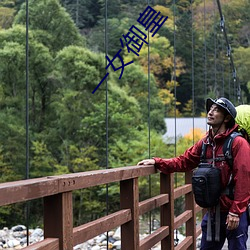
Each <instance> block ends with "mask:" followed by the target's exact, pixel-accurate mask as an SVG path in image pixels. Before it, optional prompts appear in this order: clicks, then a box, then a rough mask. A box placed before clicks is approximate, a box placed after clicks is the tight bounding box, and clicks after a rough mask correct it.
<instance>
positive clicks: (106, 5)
mask: <svg viewBox="0 0 250 250" xmlns="http://www.w3.org/2000/svg"><path fill="white" fill-rule="evenodd" d="M107 20H108V0H105V22H104V25H105V28H104V29H105V38H104V43H105V44H104V46H105V55H106V57H105V58H106V59H105V68H106V67H107V55H108V36H107V35H108V34H107V33H108V32H107V31H108V23H107ZM105 82H106V90H105V95H106V96H105V97H106V116H105V117H106V118H105V119H106V121H105V122H106V169H108V168H109V161H108V156H109V155H108V153H109V152H108V147H109V133H108V128H109V120H108V115H109V112H108V111H109V110H108V101H109V100H108V77H106V79H105ZM108 213H109V186H108V184H106V215H108ZM106 247H107V249H108V232H107V246H106Z"/></svg>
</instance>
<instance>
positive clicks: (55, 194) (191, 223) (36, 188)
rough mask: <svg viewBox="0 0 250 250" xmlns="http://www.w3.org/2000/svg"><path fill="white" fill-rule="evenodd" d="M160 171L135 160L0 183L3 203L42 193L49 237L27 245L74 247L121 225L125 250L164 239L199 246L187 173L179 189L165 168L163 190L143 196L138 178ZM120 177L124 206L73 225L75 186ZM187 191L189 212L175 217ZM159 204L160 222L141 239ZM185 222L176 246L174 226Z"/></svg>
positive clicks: (164, 245) (166, 244)
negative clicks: (144, 220) (142, 222)
mask: <svg viewBox="0 0 250 250" xmlns="http://www.w3.org/2000/svg"><path fill="white" fill-rule="evenodd" d="M155 173H156V170H155V168H154V167H153V166H131V167H122V168H115V169H107V170H97V171H89V172H81V173H74V174H66V175H59V176H48V177H44V178H36V179H29V180H21V181H15V182H8V183H2V184H0V206H3V205H7V204H14V203H19V202H24V201H28V200H33V199H38V198H43V201H44V202H43V204H44V218H43V219H44V240H43V241H41V242H38V243H35V244H32V245H30V246H27V247H25V248H23V249H25V250H31V249H32V250H35V249H37V250H57V249H60V250H72V249H73V247H74V246H75V245H77V244H80V243H83V242H86V241H87V240H89V239H92V238H93V237H95V236H98V235H100V234H101V233H105V232H108V231H110V230H112V229H114V228H116V227H119V226H120V227H121V249H122V250H139V249H140V250H148V249H150V248H151V247H153V246H154V245H155V244H157V243H158V242H160V241H161V249H162V250H167V249H168V250H169V249H177V250H180V249H193V250H194V249H196V238H197V236H198V235H200V233H201V229H200V227H198V226H196V214H197V213H198V212H199V211H200V210H201V209H200V208H199V207H198V206H197V205H195V202H194V199H193V194H192V187H191V184H189V183H190V179H191V173H186V177H185V178H186V184H185V185H183V186H181V187H179V188H176V189H174V181H173V174H170V175H165V174H160V193H159V195H157V196H155V197H151V198H149V199H147V200H144V201H142V202H139V186H138V178H139V177H140V176H149V175H153V174H155ZM112 182H119V183H120V210H119V211H117V212H115V213H112V214H109V215H107V216H104V217H102V218H100V219H97V220H94V221H91V222H89V223H86V224H83V225H80V226H78V227H75V228H74V227H73V202H72V192H73V191H74V190H78V189H84V188H89V187H93V186H99V185H102V184H108V183H112ZM183 195H184V196H185V212H183V213H182V214H180V215H179V216H178V217H176V218H175V217H174V200H175V199H177V198H178V197H180V196H183ZM157 207H160V227H159V228H158V229H157V230H156V231H154V232H153V233H152V234H150V235H149V236H147V237H146V238H144V239H142V240H140V239H139V216H140V215H143V214H144V213H146V212H149V211H151V210H153V209H155V208H157ZM183 224H185V226H186V237H185V239H184V240H183V241H182V242H181V243H180V244H178V245H177V246H176V247H174V230H175V229H177V228H179V227H180V226H181V225H183Z"/></svg>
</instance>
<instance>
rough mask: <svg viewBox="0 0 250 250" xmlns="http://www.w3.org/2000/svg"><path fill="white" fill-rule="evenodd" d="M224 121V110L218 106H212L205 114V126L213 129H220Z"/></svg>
mask: <svg viewBox="0 0 250 250" xmlns="http://www.w3.org/2000/svg"><path fill="white" fill-rule="evenodd" d="M224 119H225V113H224V110H223V109H222V108H221V107H220V106H218V105H216V104H213V105H212V106H211V108H210V110H209V111H208V113H207V124H208V125H210V126H212V127H214V128H216V127H220V126H221V124H222V123H223V122H224Z"/></svg>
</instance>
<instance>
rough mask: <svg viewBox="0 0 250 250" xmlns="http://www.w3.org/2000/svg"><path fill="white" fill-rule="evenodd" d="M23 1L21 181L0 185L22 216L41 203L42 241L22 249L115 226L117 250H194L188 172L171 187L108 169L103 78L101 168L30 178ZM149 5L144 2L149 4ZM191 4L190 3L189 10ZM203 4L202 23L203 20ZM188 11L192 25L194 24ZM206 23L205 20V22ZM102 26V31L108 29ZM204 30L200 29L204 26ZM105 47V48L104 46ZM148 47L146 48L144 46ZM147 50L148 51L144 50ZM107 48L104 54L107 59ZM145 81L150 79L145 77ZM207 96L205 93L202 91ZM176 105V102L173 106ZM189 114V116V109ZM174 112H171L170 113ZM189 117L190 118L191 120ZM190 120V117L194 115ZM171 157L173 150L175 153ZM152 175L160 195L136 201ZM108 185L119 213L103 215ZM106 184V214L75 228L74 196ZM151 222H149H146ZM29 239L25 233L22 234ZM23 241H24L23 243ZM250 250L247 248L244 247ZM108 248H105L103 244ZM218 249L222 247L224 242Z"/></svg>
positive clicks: (160, 177)
mask: <svg viewBox="0 0 250 250" xmlns="http://www.w3.org/2000/svg"><path fill="white" fill-rule="evenodd" d="M28 2H29V1H28V0H26V179H25V180H19V181H13V182H6V183H1V184H0V206H6V205H13V204H19V203H26V204H27V211H26V212H27V217H28V216H29V209H28V207H29V205H28V204H29V202H30V201H34V200H37V199H41V200H42V201H43V202H42V204H43V212H44V214H43V225H44V240H42V241H41V242H37V243H34V244H32V245H28V246H27V247H25V248H23V249H25V250H35V249H36V250H72V249H73V248H74V246H76V245H78V244H80V243H83V242H86V241H88V240H90V239H92V238H94V237H95V236H98V235H100V234H105V233H107V232H109V231H110V230H113V229H114V228H117V227H120V228H121V249H123V250H139V249H140V250H148V249H151V248H153V247H154V246H155V245H156V244H160V245H161V249H162V250H169V249H176V250H184V249H189V250H191V249H193V250H194V249H197V248H198V245H197V242H198V238H199V237H200V235H201V227H200V223H199V220H198V218H199V217H201V216H202V215H203V214H204V213H205V212H206V211H205V209H202V208H201V207H199V206H198V205H197V204H196V203H195V201H194V197H193V193H192V185H191V177H192V173H189V172H188V173H185V175H184V184H183V185H181V186H178V187H177V186H176V177H175V174H169V175H165V174H162V173H158V172H157V171H156V169H155V167H154V166H123V167H119V168H114V169H110V168H109V162H108V157H109V150H108V148H109V144H108V143H109V133H108V131H109V121H108V111H109V99H108V80H106V169H102V170H95V171H87V172H79V173H72V174H63V175H56V176H46V177H42V178H30V177H29V165H30V162H29V148H30V145H29V141H30V129H29V91H28V90H29V78H28V76H29V60H28V58H29V56H28V54H29V33H28V31H29V21H28V20H29V9H28ZM148 3H149V2H148ZM192 3H193V1H191V3H190V5H191V7H192ZM216 3H217V7H218V13H219V15H220V20H219V26H220V29H221V32H222V34H223V37H224V41H225V43H226V55H227V57H228V59H229V67H230V70H231V73H232V75H231V78H232V81H233V84H234V88H233V89H234V91H233V92H234V93H233V97H234V98H236V99H237V101H238V102H239V103H242V96H241V86H240V81H239V79H238V76H237V71H236V67H235V63H234V58H233V53H232V48H231V45H230V42H229V39H228V34H227V27H226V22H225V18H224V16H223V12H222V8H221V4H220V1H219V0H217V1H216ZM205 4H206V1H204V20H205ZM175 6H176V3H175V1H173V13H174V25H173V27H174V29H175V27H176V26H175V21H176V20H175V11H176V10H175ZM105 8H106V14H107V0H106V1H105ZM193 18H194V16H193V12H192V24H193ZM204 22H205V21H204ZM107 29H108V28H107V26H105V30H107ZM204 32H205V25H204ZM175 34H176V32H175V30H174V37H173V44H174V48H175V43H176V37H175ZM204 37H205V35H204ZM191 39H192V53H191V54H192V72H191V74H192V77H191V78H192V89H191V92H192V100H193V105H194V103H195V102H194V100H195V82H194V49H195V48H194V33H193V30H192V38H191ZM105 44H107V37H106V33H105ZM106 48H107V46H106ZM149 48H150V44H149ZM149 51H150V50H149ZM107 55H108V50H107V51H106V56H107ZM148 57H149V58H148V59H149V60H148V63H149V65H148V75H150V52H149V54H148ZM176 58H177V56H176V50H175V49H174V58H173V61H174V69H173V75H172V78H173V82H174V94H175V96H176V94H177V85H176V68H177V62H176ZM206 63H207V61H206V40H205V39H204V85H205V88H204V89H205V90H204V91H205V92H206V91H207V88H206V78H207V77H206ZM148 79H150V77H148ZM150 91H151V89H150V80H148V157H149V158H150V157H151V156H152V155H151V141H150V138H151V137H150V130H151V116H150V115H151V114H150V109H151V107H150V98H151V92H150ZM206 94H207V93H206ZM176 105H177V103H175V107H176ZM192 108H193V113H195V112H194V106H193V107H192ZM175 111H176V109H175ZM173 119H174V123H173V124H174V125H173V127H174V128H175V129H174V130H175V138H174V140H175V141H173V142H172V143H175V145H176V137H177V134H176V133H177V132H176V121H177V117H176V113H175V118H173ZM191 119H192V118H191ZM193 119H195V118H194V117H193ZM175 154H176V152H175ZM152 176H156V179H157V182H159V183H160V190H159V193H158V194H157V195H155V196H151V197H149V198H148V199H146V200H140V193H139V189H140V185H139V178H141V177H147V178H148V186H149V193H150V194H151V186H152V183H151V177H152ZM112 183H118V185H119V188H120V190H119V198H120V209H119V210H117V211H116V212H113V213H110V212H109V211H108V207H109V201H108V192H109V190H108V186H109V185H110V184H112ZM103 185H106V187H107V189H106V190H107V201H106V206H107V213H106V215H105V216H102V217H100V218H98V219H95V220H92V221H90V222H88V223H84V224H82V225H78V226H76V227H74V223H73V221H74V218H73V217H74V203H73V192H74V191H78V190H83V189H88V188H92V187H100V186H103ZM180 197H182V199H183V207H184V211H182V212H180V213H179V214H178V216H176V215H175V214H176V213H175V201H176V200H177V199H178V198H180ZM155 209H158V210H159V214H160V222H159V224H160V225H159V227H158V228H156V229H155V230H152V231H151V229H150V233H149V235H148V236H147V237H145V238H143V239H140V237H139V232H140V227H141V225H140V217H141V216H143V215H145V214H150V213H151V212H152V211H154V210H155ZM150 223H151V218H150ZM180 227H183V228H185V232H184V239H183V240H182V241H181V242H179V243H178V244H176V242H178V238H177V236H176V232H177V229H178V228H180ZM27 235H28V234H27ZM27 241H28V239H27ZM248 247H249V249H250V244H249V246H248ZM107 249H108V245H107ZM223 249H227V243H225V246H224V248H223Z"/></svg>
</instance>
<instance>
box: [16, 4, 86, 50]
mask: <svg viewBox="0 0 250 250" xmlns="http://www.w3.org/2000/svg"><path fill="white" fill-rule="evenodd" d="M25 13H26V6H25V3H24V4H23V5H22V7H21V10H20V11H19V12H18V14H17V15H16V17H15V21H14V24H15V25H16V24H22V25H25V24H26V14H25ZM29 20H30V24H29V28H30V29H31V30H34V31H36V38H37V39H39V41H40V42H42V43H43V44H44V45H46V46H47V47H49V48H50V49H52V51H59V50H61V49H62V48H64V47H65V46H69V45H82V44H83V38H82V37H81V36H80V34H79V31H78V29H77V28H76V27H75V25H74V22H73V21H72V19H71V17H70V16H69V14H68V13H67V12H66V10H65V9H64V8H63V7H62V6H61V5H60V4H59V1H58V0H41V1H39V2H37V1H35V0H31V1H29Z"/></svg>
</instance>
